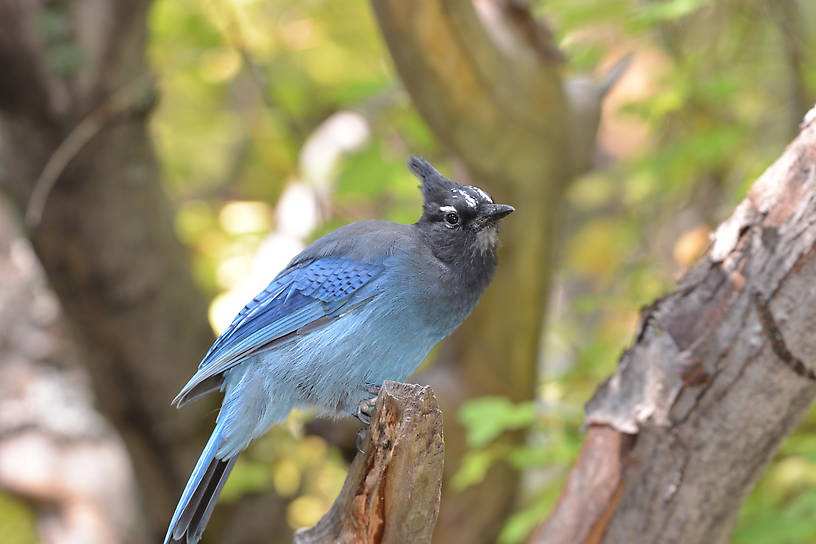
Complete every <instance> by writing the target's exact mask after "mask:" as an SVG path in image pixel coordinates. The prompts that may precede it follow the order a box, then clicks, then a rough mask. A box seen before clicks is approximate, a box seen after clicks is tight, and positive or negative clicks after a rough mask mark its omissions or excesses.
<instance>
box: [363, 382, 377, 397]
mask: <svg viewBox="0 0 816 544" xmlns="http://www.w3.org/2000/svg"><path fill="white" fill-rule="evenodd" d="M358 389H359V390H360V391H365V392H366V393H368V394H370V395H371V396H372V397H376V396H378V395H379V394H380V389H382V386H381V385H377V384H376V383H364V384H363V385H361V386H360V387H359V388H358Z"/></svg>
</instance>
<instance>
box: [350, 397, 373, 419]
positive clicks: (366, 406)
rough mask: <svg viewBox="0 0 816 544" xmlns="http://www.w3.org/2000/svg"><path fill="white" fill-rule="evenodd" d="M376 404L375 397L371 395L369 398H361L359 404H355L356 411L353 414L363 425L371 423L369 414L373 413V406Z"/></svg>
mask: <svg viewBox="0 0 816 544" xmlns="http://www.w3.org/2000/svg"><path fill="white" fill-rule="evenodd" d="M376 406H377V397H372V398H370V399H363V400H361V401H360V404H358V405H357V413H356V414H354V415H355V416H357V419H359V420H360V422H361V423H362V424H363V425H366V426H368V425H370V424H371V416H372V415H374V408H375V407H376Z"/></svg>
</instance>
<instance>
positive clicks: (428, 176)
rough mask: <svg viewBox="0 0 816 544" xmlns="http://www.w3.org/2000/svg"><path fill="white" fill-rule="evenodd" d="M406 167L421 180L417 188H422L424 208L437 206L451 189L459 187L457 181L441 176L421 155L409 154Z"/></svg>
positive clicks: (448, 194) (443, 200)
mask: <svg viewBox="0 0 816 544" xmlns="http://www.w3.org/2000/svg"><path fill="white" fill-rule="evenodd" d="M408 169H409V170H410V171H411V173H412V174H414V175H415V176H416V177H417V179H419V181H421V182H422V185H420V187H419V188H420V189H421V190H422V197H423V200H424V201H425V208H428V207H429V206H433V207H438V206H439V204H440V203H442V202H445V201H446V200H447V199H448V198H450V194H451V190H453V189H455V188H457V187H459V184H458V183H456V182H454V181H451V180H450V179H448V178H446V177H445V176H443V175H442V174H441V173H439V171H438V170H437V169H436V168H434V167H433V165H431V163H429V162H428V161H426V160H425V159H423V158H422V157H414V156H411V158H410V159H409V160H408Z"/></svg>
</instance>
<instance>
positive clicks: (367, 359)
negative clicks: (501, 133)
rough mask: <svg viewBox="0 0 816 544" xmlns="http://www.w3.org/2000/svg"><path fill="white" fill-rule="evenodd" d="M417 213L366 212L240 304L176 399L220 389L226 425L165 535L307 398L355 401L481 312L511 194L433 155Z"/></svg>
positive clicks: (187, 529)
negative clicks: (478, 182) (482, 185)
mask: <svg viewBox="0 0 816 544" xmlns="http://www.w3.org/2000/svg"><path fill="white" fill-rule="evenodd" d="M409 167H410V168H411V170H412V171H413V172H414V173H415V174H416V175H417V177H419V178H420V180H421V181H422V191H423V196H424V201H425V202H424V213H423V215H422V217H421V218H420V220H419V221H417V223H415V224H413V225H399V224H395V223H390V222H387V221H371V220H370V221H360V222H358V223H353V224H351V225H347V226H345V227H342V228H340V229H337V230H335V231H333V232H331V233H329V234H327V235H326V236H324V237H323V238H321V239H319V240H317V241H316V242H314V243H313V244H312V245H311V246H309V247H308V248H306V250H304V251H303V252H302V253H301V254H300V255H298V256H297V257H295V258H294V259H293V260H292V262H291V263H289V265H288V266H287V267H286V269H284V270H283V271H282V272H280V273H279V274H278V275H277V276H276V277H275V279H274V280H273V281H272V282H271V283H270V284H269V285H268V286H267V287H266V289H264V290H263V291H262V292H261V293H259V294H258V295H257V296H256V297H255V298H254V299H252V300H251V301H250V302H249V303H248V304H247V305H246V306H245V307H244V308H243V309H242V310H241V311H240V312H239V313H238V315H237V316H236V317H235V319H234V320H233V322H232V324H231V325H230V326H229V327H228V328H227V330H226V331H224V333H223V334H221V336H220V337H219V338H218V339H217V340H216V341H215V343H214V344H213V345H212V347H211V348H210V350H209V351H208V352H207V354H206V355H205V356H204V359H203V360H202V361H201V363H200V365H199V367H198V371H197V372H196V373H195V375H194V376H193V377H192V378H191V379H190V381H189V382H188V383H187V385H185V386H184V388H182V390H181V392H180V393H179V394H178V396H177V397H176V398H175V399H174V401H173V402H174V404H176V405H177V406H182V405H183V404H185V403H186V402H189V401H190V400H192V399H194V398H196V397H198V396H200V395H202V394H205V393H208V392H210V391H214V390H216V389H220V390H222V391H223V392H224V400H223V403H222V406H221V410H220V411H219V414H218V417H217V418H216V427H215V430H214V431H213V434H212V436H211V437H210V440H209V441H208V442H207V445H206V446H205V448H204V452H203V453H202V455H201V457H200V458H199V460H198V462H197V464H196V466H195V468H194V470H193V473H192V475H191V477H190V479H189V481H188V483H187V486H186V487H185V489H184V491H183V493H182V496H181V499H180V501H179V504H178V506H177V507H176V511H175V512H174V514H173V517H172V520H171V522H170V527H169V528H168V531H167V535H166V537H165V540H164V542H165V544H168V543H170V542H184V541H186V542H188V543H192V542H197V541H198V539H199V538H200V536H201V533H202V531H203V530H204V526H205V525H206V523H207V520H208V518H209V516H210V513H211V512H212V509H213V506H214V504H215V500H216V498H217V496H218V493H219V492H220V490H221V488H222V486H223V485H224V482H225V481H226V479H227V477H228V475H229V472H230V470H231V469H232V467H233V465H234V463H235V460H236V459H237V456H238V454H239V453H240V452H241V451H242V450H243V449H245V448H246V447H247V445H248V444H249V442H250V441H251V440H252V439H254V438H256V437H258V436H260V435H261V434H263V433H265V432H266V431H267V430H268V429H269V427H270V426H272V425H274V424H276V423H279V422H281V421H283V420H284V419H285V418H286V416H287V415H288V414H289V412H290V411H291V409H292V408H294V407H296V406H304V407H313V408H315V409H317V410H318V411H319V412H321V413H327V414H353V413H354V412H355V409H356V407H357V406H358V404H359V403H360V402H361V401H363V400H365V399H366V397H367V396H368V395H367V394H366V392H365V389H366V386H367V385H370V384H373V385H379V384H381V383H382V382H383V381H384V380H387V379H388V380H396V381H402V380H405V379H406V378H408V376H410V374H411V373H412V372H413V371H414V370H415V369H416V367H417V366H418V365H419V363H420V362H421V361H422V359H424V358H425V356H426V355H427V353H428V351H430V349H431V348H432V347H433V346H434V345H435V344H436V343H437V342H439V341H440V340H441V339H442V338H444V337H445V336H447V335H448V334H450V332H452V331H453V330H454V329H455V328H456V327H457V326H458V325H459V324H460V323H461V322H462V320H463V319H464V318H465V317H466V316H467V315H468V314H469V313H470V311H471V310H472V309H473V306H474V305H475V304H476V302H477V300H478V299H479V296H480V295H481V293H482V291H483V290H484V288H485V287H486V286H487V284H488V283H489V282H490V279H491V277H492V274H493V270H494V268H495V265H496V257H495V247H496V236H497V222H498V219H500V218H501V217H504V216H505V215H507V214H508V213H510V212H511V211H512V210H513V209H512V208H511V207H509V206H503V205H498V204H494V203H493V201H492V199H490V197H489V196H488V195H487V194H486V193H485V192H484V191H482V190H480V189H478V188H475V187H470V186H466V185H460V184H457V183H455V182H453V181H451V180H449V179H447V178H445V177H444V176H442V175H441V174H439V173H438V172H437V171H436V170H434V169H433V167H432V166H431V165H430V164H428V163H427V162H426V161H424V160H422V159H416V158H412V159H411V161H410V162H409Z"/></svg>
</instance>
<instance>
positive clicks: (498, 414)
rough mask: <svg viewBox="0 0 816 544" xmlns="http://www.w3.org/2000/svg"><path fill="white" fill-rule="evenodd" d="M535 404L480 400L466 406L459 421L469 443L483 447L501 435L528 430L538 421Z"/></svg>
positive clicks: (487, 398) (502, 400)
mask: <svg viewBox="0 0 816 544" xmlns="http://www.w3.org/2000/svg"><path fill="white" fill-rule="evenodd" d="M535 415H536V414H535V406H534V405H533V403H532V402H522V403H519V404H513V403H512V402H510V401H509V400H507V399H506V398H504V397H481V398H478V399H474V400H471V401H468V402H467V403H465V404H464V405H463V406H462V408H461V409H460V410H459V422H460V423H461V424H462V425H463V426H464V427H465V428H466V429H467V443H468V445H469V446H470V447H472V448H478V447H482V446H484V445H485V444H487V443H488V442H490V441H491V440H493V439H494V438H496V437H497V436H499V435H500V434H501V433H502V432H504V431H506V430H511V429H521V428H523V427H528V426H529V425H530V424H531V423H533V421H534V420H535Z"/></svg>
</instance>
